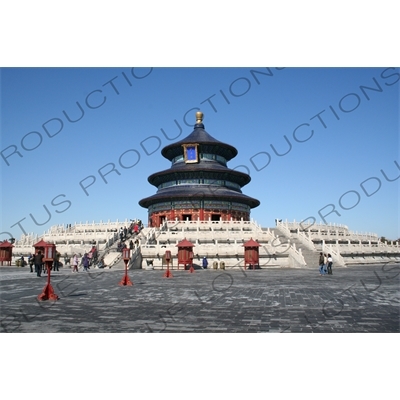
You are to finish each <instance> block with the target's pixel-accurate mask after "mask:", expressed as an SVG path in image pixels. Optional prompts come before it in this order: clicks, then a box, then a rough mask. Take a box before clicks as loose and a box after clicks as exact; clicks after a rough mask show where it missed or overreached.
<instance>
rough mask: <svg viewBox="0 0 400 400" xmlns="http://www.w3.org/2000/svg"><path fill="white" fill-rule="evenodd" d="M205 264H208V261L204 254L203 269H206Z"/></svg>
mask: <svg viewBox="0 0 400 400" xmlns="http://www.w3.org/2000/svg"><path fill="white" fill-rule="evenodd" d="M207 266H208V261H207V258H206V257H205V256H204V257H203V269H206V268H207Z"/></svg>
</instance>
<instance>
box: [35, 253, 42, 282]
mask: <svg viewBox="0 0 400 400" xmlns="http://www.w3.org/2000/svg"><path fill="white" fill-rule="evenodd" d="M43 258H44V255H43V254H42V251H41V250H39V251H38V252H37V254H36V255H35V272H36V275H37V276H42V268H43V265H44V263H43Z"/></svg>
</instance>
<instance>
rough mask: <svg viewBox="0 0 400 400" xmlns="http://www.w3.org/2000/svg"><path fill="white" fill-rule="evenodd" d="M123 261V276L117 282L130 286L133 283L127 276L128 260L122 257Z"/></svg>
mask: <svg viewBox="0 0 400 400" xmlns="http://www.w3.org/2000/svg"><path fill="white" fill-rule="evenodd" d="M124 263H125V275H124V277H123V278H122V279H121V281H120V282H119V285H120V286H132V285H133V283H132V281H131V280H130V279H129V276H128V260H125V259H124Z"/></svg>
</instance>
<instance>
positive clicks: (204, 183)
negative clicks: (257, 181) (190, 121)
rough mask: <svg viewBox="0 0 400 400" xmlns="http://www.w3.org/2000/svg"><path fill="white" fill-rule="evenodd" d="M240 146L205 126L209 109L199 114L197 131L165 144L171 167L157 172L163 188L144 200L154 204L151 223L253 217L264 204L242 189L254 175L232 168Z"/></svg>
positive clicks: (153, 179) (154, 182)
mask: <svg viewBox="0 0 400 400" xmlns="http://www.w3.org/2000/svg"><path fill="white" fill-rule="evenodd" d="M237 153H238V152H237V150H236V149H235V148H234V147H233V146H231V145H229V144H226V143H223V142H220V141H218V140H216V139H214V138H213V137H212V136H211V135H210V134H209V133H207V132H206V131H205V130H204V125H203V113H202V112H197V113H196V124H195V125H194V130H193V132H192V133H191V134H190V135H189V136H187V137H186V138H185V139H182V140H180V141H178V142H176V143H172V144H170V145H168V146H166V147H164V148H163V149H162V151H161V154H162V155H163V156H164V157H165V158H167V159H168V160H169V161H171V163H172V165H171V168H169V169H167V170H164V171H161V172H156V173H154V174H152V175H150V176H149V177H148V181H149V182H150V183H151V184H152V185H153V186H155V187H157V193H156V194H155V195H153V196H150V197H147V198H145V199H142V200H140V201H139V205H140V206H142V207H144V208H147V209H148V226H149V227H159V226H160V225H162V224H163V222H164V221H165V220H169V221H175V220H178V221H187V220H189V221H198V220H199V221H231V220H232V221H238V220H243V221H249V220H250V210H251V209H252V208H255V207H257V206H259V205H260V202H259V201H258V200H257V199H254V198H252V197H249V196H246V195H244V194H243V193H242V191H241V188H242V187H243V186H245V185H247V184H248V183H249V182H250V180H251V178H250V176H249V175H248V174H245V173H243V172H240V171H235V170H232V169H229V168H228V167H227V162H228V161H230V160H231V159H233V158H234V157H236V155H237Z"/></svg>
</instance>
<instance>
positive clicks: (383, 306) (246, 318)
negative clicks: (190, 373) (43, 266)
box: [0, 264, 400, 333]
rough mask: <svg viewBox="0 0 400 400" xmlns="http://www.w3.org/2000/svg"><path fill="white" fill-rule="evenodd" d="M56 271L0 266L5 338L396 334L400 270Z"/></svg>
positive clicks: (391, 267)
mask: <svg viewBox="0 0 400 400" xmlns="http://www.w3.org/2000/svg"><path fill="white" fill-rule="evenodd" d="M164 272H165V271H161V270H153V271H146V270H131V271H129V272H128V275H129V277H130V279H131V280H132V282H133V286H119V282H120V280H121V279H122V277H123V275H124V271H123V270H121V269H119V270H112V269H106V270H94V271H90V272H89V273H85V272H79V273H74V274H73V273H71V269H69V268H62V269H61V270H60V271H59V272H53V273H52V275H51V283H52V286H53V288H54V291H55V293H56V294H57V295H58V296H59V297H60V299H59V300H58V301H55V302H54V301H42V302H39V301H38V300H37V296H38V295H39V294H40V293H41V292H42V290H43V288H44V286H45V284H46V281H47V276H46V275H44V276H43V275H42V277H41V278H39V277H36V275H35V273H30V272H29V268H28V267H24V268H17V267H1V269H0V281H1V293H0V296H1V325H0V326H1V327H0V331H1V332H32V333H33V332H49V333H51V332H100V333H103V332H197V333H203V332H227V333H228V332H229V333H230V332H244V333H246V332H276V333H279V332H284V333H288V332H332V333H334V332H337V333H339V332H399V331H400V290H399V289H400V265H399V264H386V265H375V266H356V267H348V268H336V269H334V270H333V275H332V276H330V275H325V276H320V275H319V273H318V270H317V269H290V268H276V269H274V268H265V269H261V270H243V269H232V270H230V269H227V270H225V271H222V270H213V269H207V270H202V269H196V271H195V273H189V272H188V271H183V270H182V269H180V270H179V271H178V270H173V271H172V272H173V278H163V273H164Z"/></svg>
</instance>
